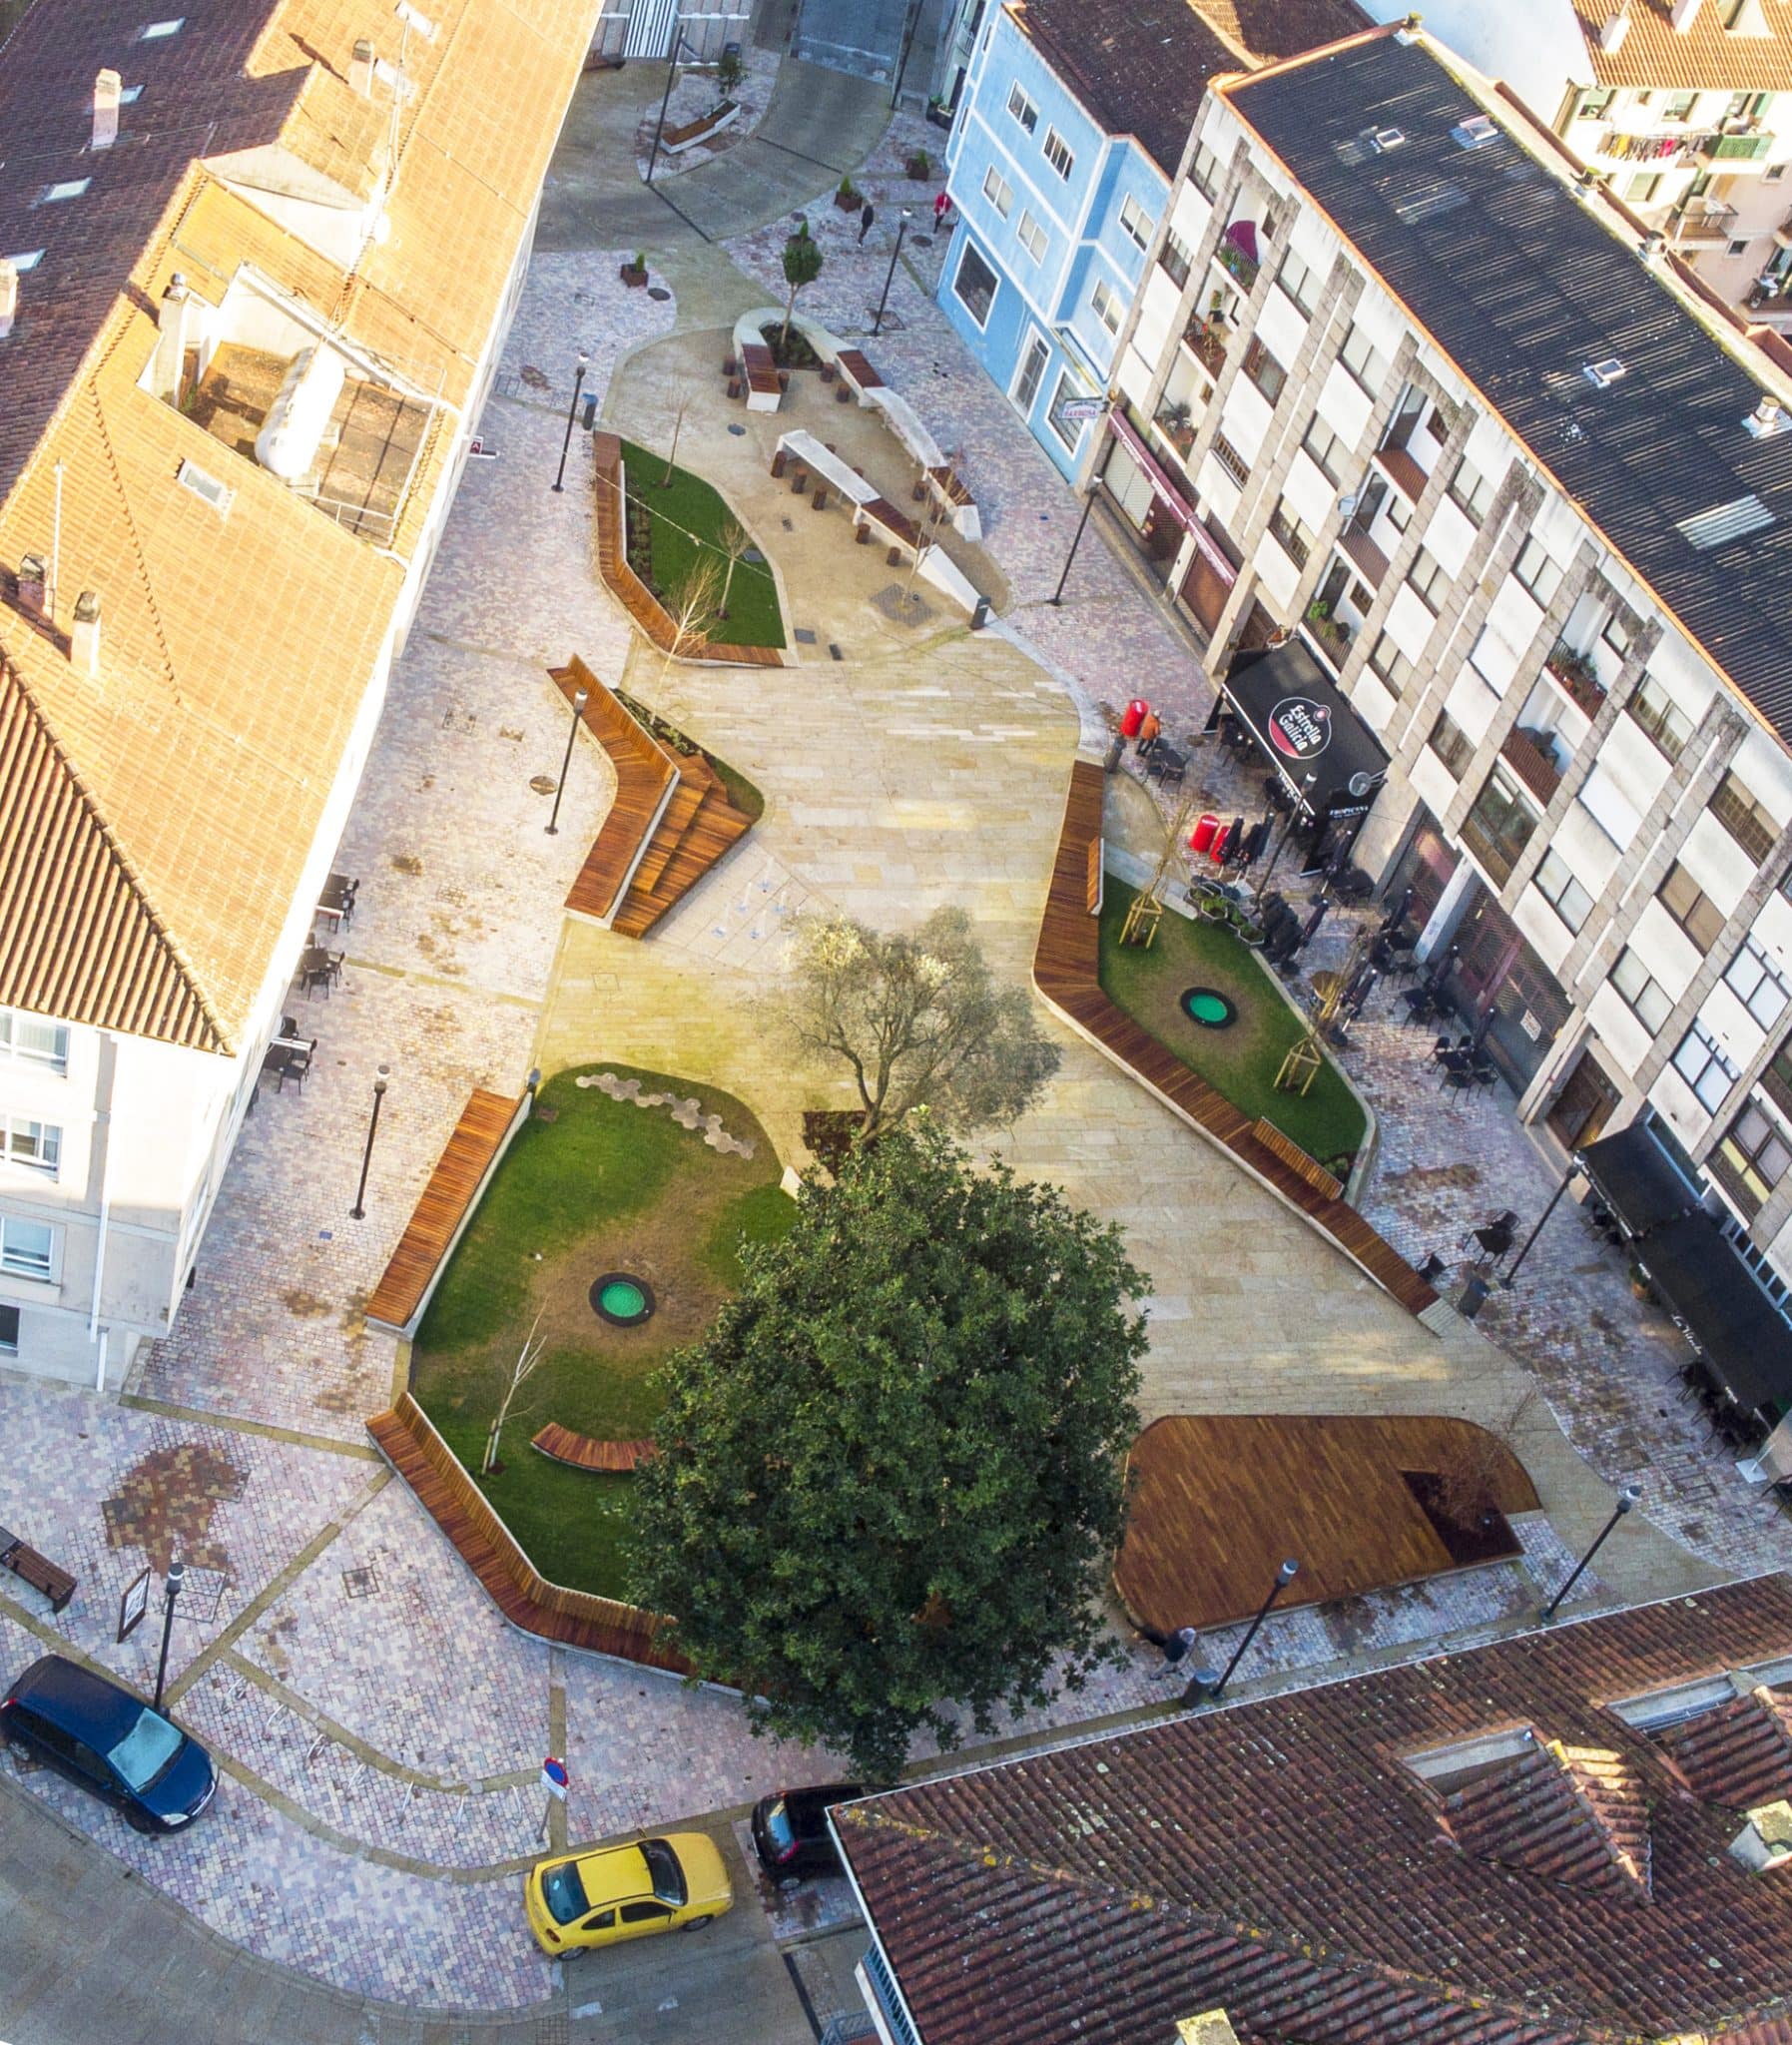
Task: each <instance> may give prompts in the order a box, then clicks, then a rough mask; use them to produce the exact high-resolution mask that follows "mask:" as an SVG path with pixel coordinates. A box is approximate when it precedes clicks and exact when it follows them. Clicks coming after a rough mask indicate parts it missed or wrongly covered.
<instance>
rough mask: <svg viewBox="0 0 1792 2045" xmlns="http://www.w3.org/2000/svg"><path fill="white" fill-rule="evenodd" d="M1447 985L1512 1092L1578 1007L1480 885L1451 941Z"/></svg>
mask: <svg viewBox="0 0 1792 2045" xmlns="http://www.w3.org/2000/svg"><path fill="white" fill-rule="evenodd" d="M1444 990H1445V993H1446V994H1447V995H1448V997H1449V998H1450V1000H1451V1001H1452V1002H1453V1003H1454V1004H1455V1005H1456V1008H1457V1010H1458V1013H1459V1014H1460V1015H1461V1016H1462V1017H1463V1019H1464V1021H1465V1022H1470V1023H1471V1024H1472V1025H1473V1027H1474V1028H1475V1030H1476V1032H1477V1034H1478V1035H1479V1036H1480V1037H1481V1039H1482V1042H1483V1044H1484V1046H1485V1048H1486V1050H1487V1052H1488V1055H1489V1056H1490V1057H1491V1058H1492V1059H1493V1062H1494V1064H1495V1065H1497V1066H1498V1067H1499V1070H1500V1073H1501V1075H1502V1076H1503V1078H1504V1079H1505V1081H1506V1083H1507V1084H1508V1085H1509V1086H1510V1087H1511V1089H1512V1091H1513V1092H1514V1093H1522V1092H1523V1091H1524V1089H1525V1087H1527V1086H1528V1085H1529V1084H1530V1082H1531V1080H1532V1079H1534V1078H1535V1077H1536V1075H1537V1073H1538V1071H1539V1070H1540V1069H1541V1067H1542V1063H1543V1060H1544V1058H1545V1057H1547V1055H1548V1053H1549V1048H1550V1046H1551V1045H1552V1044H1553V1043H1554V1041H1555V1038H1556V1033H1557V1032H1558V1031H1559V1030H1560V1028H1561V1026H1562V1024H1563V1023H1564V1022H1566V1021H1567V1020H1568V1017H1569V1015H1570V1014H1571V1013H1572V1010H1573V1004H1572V1003H1571V1002H1570V1001H1569V1000H1568V998H1567V996H1566V995H1565V994H1563V993H1562V991H1561V988H1560V986H1559V985H1558V983H1557V982H1556V980H1555V977H1554V975H1553V974H1551V973H1550V971H1549V969H1548V968H1547V967H1546V966H1545V965H1544V964H1543V962H1542V961H1541V960H1540V959H1539V958H1538V957H1537V955H1536V954H1535V953H1534V952H1533V951H1532V950H1531V949H1530V947H1529V945H1527V944H1526V943H1525V941H1524V939H1523V937H1522V936H1521V935H1520V933H1519V931H1518V927H1517V926H1516V924H1514V923H1513V922H1512V920H1511V918H1510V917H1509V916H1507V915H1506V913H1505V911H1504V910H1503V909H1501V908H1500V907H1499V904H1498V903H1497V902H1496V901H1494V899H1493V896H1492V895H1490V894H1489V893H1488V891H1487V890H1486V888H1484V887H1481V886H1479V884H1478V886H1477V889H1476V894H1475V899H1474V901H1473V902H1472V903H1471V905H1470V908H1469V911H1468V914H1467V915H1466V916H1465V917H1464V918H1463V920H1462V922H1461V923H1460V924H1459V925H1458V926H1457V931H1456V937H1455V939H1454V941H1453V942H1452V944H1451V948H1450V970H1449V973H1448V975H1447V977H1446V979H1445V982H1444Z"/></svg>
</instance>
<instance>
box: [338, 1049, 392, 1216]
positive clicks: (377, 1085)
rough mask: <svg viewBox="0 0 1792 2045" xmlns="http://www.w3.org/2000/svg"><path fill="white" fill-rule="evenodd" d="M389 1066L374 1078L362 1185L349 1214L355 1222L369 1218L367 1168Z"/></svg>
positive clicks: (379, 1071)
mask: <svg viewBox="0 0 1792 2045" xmlns="http://www.w3.org/2000/svg"><path fill="white" fill-rule="evenodd" d="M388 1070H389V1067H388V1066H385V1065H381V1066H380V1067H379V1068H378V1070H377V1071H376V1072H375V1074H374V1077H373V1112H372V1113H371V1114H370V1115H369V1116H368V1117H367V1147H366V1148H365V1149H364V1150H363V1151H362V1152H361V1155H360V1184H359V1185H357V1186H356V1187H355V1189H354V1205H353V1206H352V1207H350V1208H349V1210H348V1213H349V1216H350V1218H351V1219H353V1220H355V1221H364V1220H366V1218H367V1209H366V1204H365V1203H366V1198H367V1166H368V1165H369V1164H371V1163H372V1161H373V1138H374V1136H375V1135H376V1134H377V1133H378V1130H379V1103H380V1102H381V1101H382V1100H383V1099H384V1098H385V1082H386V1074H387V1072H388Z"/></svg>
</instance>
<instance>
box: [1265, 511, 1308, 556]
mask: <svg viewBox="0 0 1792 2045" xmlns="http://www.w3.org/2000/svg"><path fill="white" fill-rule="evenodd" d="M1269 529H1270V533H1271V536H1272V537H1273V538H1274V539H1275V540H1276V542H1277V544H1278V545H1279V546H1280V547H1281V549H1282V551H1283V552H1284V553H1285V554H1286V555H1287V556H1288V558H1289V559H1290V560H1291V561H1292V562H1293V563H1294V565H1295V566H1296V567H1297V568H1304V567H1305V566H1306V565H1307V556H1308V555H1309V554H1310V553H1311V552H1312V551H1313V535H1312V533H1311V532H1309V531H1308V529H1307V528H1306V526H1304V525H1303V524H1302V523H1301V521H1300V519H1299V518H1298V517H1297V516H1296V515H1295V513H1294V512H1293V511H1291V510H1290V509H1289V508H1288V499H1287V498H1286V497H1278V498H1277V499H1276V508H1275V509H1274V510H1273V511H1272V512H1271V513H1270V514H1269Z"/></svg>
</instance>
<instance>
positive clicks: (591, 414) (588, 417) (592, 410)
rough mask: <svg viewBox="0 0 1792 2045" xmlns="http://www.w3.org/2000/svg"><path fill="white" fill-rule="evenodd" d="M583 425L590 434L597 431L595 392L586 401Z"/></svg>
mask: <svg viewBox="0 0 1792 2045" xmlns="http://www.w3.org/2000/svg"><path fill="white" fill-rule="evenodd" d="M581 423H582V424H583V426H584V428H585V430H586V432H588V433H589V432H593V431H595V429H596V426H597V393H596V392H595V391H593V392H592V394H591V395H590V396H589V397H588V398H586V400H585V416H584V419H583V420H582V421H581Z"/></svg>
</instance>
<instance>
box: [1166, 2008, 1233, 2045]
mask: <svg viewBox="0 0 1792 2045" xmlns="http://www.w3.org/2000/svg"><path fill="white" fill-rule="evenodd" d="M1176 2041H1177V2045H1238V2033H1237V2032H1236V2031H1235V2030H1234V2029H1233V2028H1232V2022H1231V2019H1230V2018H1229V2017H1228V2016H1227V2015H1226V2012H1225V2011H1224V2010H1223V2009H1210V2010H1209V2011H1208V2012H1207V2014H1206V2015H1205V2016H1199V2017H1181V2018H1178V2020H1177V2024H1176Z"/></svg>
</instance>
